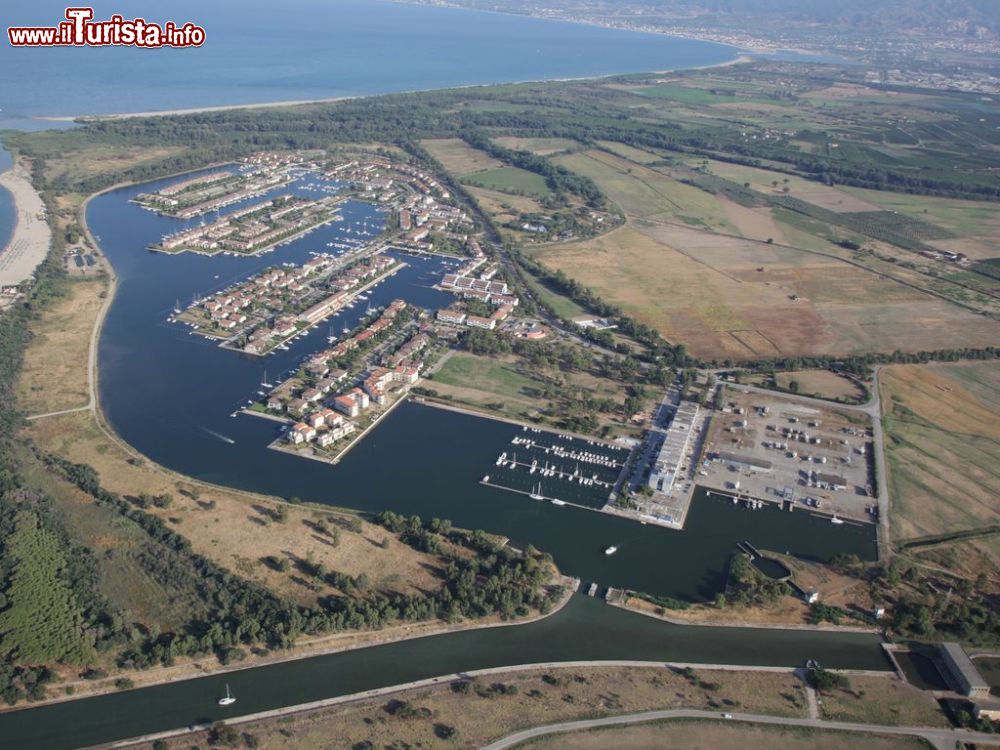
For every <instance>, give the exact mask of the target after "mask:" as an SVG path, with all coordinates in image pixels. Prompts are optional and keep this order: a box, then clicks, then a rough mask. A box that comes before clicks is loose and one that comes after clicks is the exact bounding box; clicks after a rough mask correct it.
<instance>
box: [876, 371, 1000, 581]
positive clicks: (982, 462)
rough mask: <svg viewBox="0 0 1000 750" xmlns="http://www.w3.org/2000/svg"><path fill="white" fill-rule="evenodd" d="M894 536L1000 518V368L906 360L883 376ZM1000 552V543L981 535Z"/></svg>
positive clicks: (943, 531)
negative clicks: (907, 363)
mask: <svg viewBox="0 0 1000 750" xmlns="http://www.w3.org/2000/svg"><path fill="white" fill-rule="evenodd" d="M880 386H881V393H882V399H883V406H882V409H883V413H884V415H885V417H884V424H885V430H886V450H887V453H888V462H889V482H890V491H891V497H892V502H893V508H892V525H893V531H894V533H893V536H894V538H895V539H897V540H905V539H911V538H915V537H922V536H928V535H936V534H946V533H952V532H956V531H966V530H969V529H980V528H984V527H986V526H989V525H992V524H997V523H1000V507H998V506H997V503H996V498H997V497H1000V470H998V468H997V467H998V466H1000V368H997V366H996V364H995V363H993V362H971V363H961V364H943V365H900V366H893V367H889V368H886V369H884V370H883V371H882V373H881V375H880ZM981 544H983V545H984V546H987V548H988V549H989V550H990V551H991V553H992V554H993V560H994V562H996V560H997V559H998V558H1000V543H998V541H997V540H996V539H995V538H994V540H993V541H992V542H982V543H981Z"/></svg>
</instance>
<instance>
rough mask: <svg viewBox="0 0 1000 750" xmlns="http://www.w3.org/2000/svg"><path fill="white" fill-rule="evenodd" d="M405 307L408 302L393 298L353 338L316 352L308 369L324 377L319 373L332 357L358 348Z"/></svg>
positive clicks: (311, 373)
mask: <svg viewBox="0 0 1000 750" xmlns="http://www.w3.org/2000/svg"><path fill="white" fill-rule="evenodd" d="M405 307H406V303H405V302H404V301H403V300H401V299H396V300H393V301H392V302H391V303H390V304H389V306H388V307H386V309H385V310H383V311H382V314H381V315H380V316H379V318H378V320H375V321H374V322H372V323H370V324H369V325H368V326H367V327H366V328H365V329H364V330H363V331H361V332H360V333H358V334H357V335H355V336H352V337H351V338H348V339H343V340H342V341H338V342H337V343H336V344H334V345H333V346H332V347H330V348H328V349H324V350H323V351H320V352H317V353H316V354H314V355H313V356H312V357H311V358H310V359H309V362H308V363H307V364H306V370H307V371H308V372H309V374H310V375H313V376H314V377H322V375H318V374H317V373H319V372H321V371H322V370H323V368H328V367H329V365H328V364H327V363H328V362H329V361H330V360H331V359H339V358H340V357H343V356H344V355H345V354H347V353H348V352H350V351H352V350H354V349H356V348H357V347H358V346H359V345H360V344H363V343H364V342H365V341H367V340H369V339H371V338H372V337H373V336H375V335H376V334H378V333H379V332H381V331H384V330H385V329H387V328H389V326H391V325H392V322H393V320H395V318H396V316H397V315H398V314H399V312H400V311H401V310H403V309H404V308H405Z"/></svg>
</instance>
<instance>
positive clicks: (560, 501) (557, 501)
mask: <svg viewBox="0 0 1000 750" xmlns="http://www.w3.org/2000/svg"><path fill="white" fill-rule="evenodd" d="M552 504H553V505H565V504H566V501H565V500H560V499H559V498H558V497H554V498H552Z"/></svg>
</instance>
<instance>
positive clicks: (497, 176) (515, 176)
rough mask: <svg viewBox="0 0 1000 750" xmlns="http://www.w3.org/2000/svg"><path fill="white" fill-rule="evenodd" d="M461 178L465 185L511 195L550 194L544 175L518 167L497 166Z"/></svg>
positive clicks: (545, 195)
mask: <svg viewBox="0 0 1000 750" xmlns="http://www.w3.org/2000/svg"><path fill="white" fill-rule="evenodd" d="M461 180H462V182H463V183H465V184H466V185H475V186H477V187H481V188H486V189H487V190H496V191H498V192H501V193H510V194H513V195H534V196H538V197H540V198H545V197H548V196H550V195H552V191H551V190H550V189H549V185H548V183H547V182H546V181H545V178H544V177H542V176H541V175H539V174H535V173H534V172H529V171H528V170H526V169H521V168H520V167H499V168H497V169H489V170H487V171H485V172H475V173H473V174H466V175H464V176H462V178H461Z"/></svg>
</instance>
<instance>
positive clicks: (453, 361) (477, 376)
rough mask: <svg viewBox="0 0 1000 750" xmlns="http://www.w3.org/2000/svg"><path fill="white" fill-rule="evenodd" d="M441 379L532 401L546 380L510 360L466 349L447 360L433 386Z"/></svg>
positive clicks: (524, 401) (503, 396)
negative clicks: (522, 371) (519, 368)
mask: <svg viewBox="0 0 1000 750" xmlns="http://www.w3.org/2000/svg"><path fill="white" fill-rule="evenodd" d="M438 383H440V384H442V385H450V386H454V387H456V388H460V389H462V390H463V391H465V390H468V391H479V392H481V393H482V394H486V395H491V396H495V397H497V398H499V399H505V400H512V401H517V402H519V403H522V404H529V405H530V404H531V403H532V402H533V399H534V398H535V395H534V394H535V392H536V391H537V390H538V389H540V388H543V387H544V384H543V383H542V382H540V381H538V380H533V379H532V378H529V377H526V376H524V375H522V374H520V373H519V372H517V371H516V370H515V369H514V368H513V365H512V364H511V363H509V362H504V361H502V360H496V359H492V358H486V357H478V356H476V355H474V354H465V353H456V354H455V355H454V356H452V357H451V358H450V359H449V360H448V361H447V362H445V364H444V366H443V367H442V368H441V369H440V370H438V372H437V373H436V374H435V375H434V380H433V381H431V387H432V388H433V387H435V384H438Z"/></svg>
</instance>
